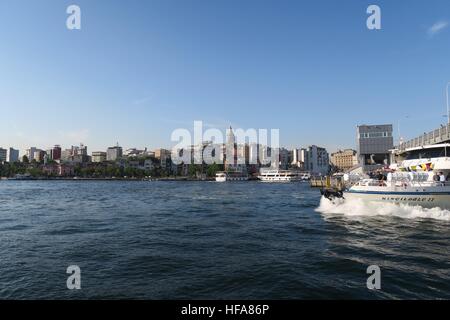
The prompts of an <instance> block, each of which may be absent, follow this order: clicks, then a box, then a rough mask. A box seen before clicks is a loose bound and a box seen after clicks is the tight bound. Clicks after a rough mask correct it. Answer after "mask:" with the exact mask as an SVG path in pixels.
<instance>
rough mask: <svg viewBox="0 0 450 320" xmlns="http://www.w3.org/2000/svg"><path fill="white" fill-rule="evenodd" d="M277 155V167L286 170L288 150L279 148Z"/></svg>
mask: <svg viewBox="0 0 450 320" xmlns="http://www.w3.org/2000/svg"><path fill="white" fill-rule="evenodd" d="M278 157H279V159H280V162H279V168H280V169H283V170H286V169H287V168H288V167H289V158H290V156H289V150H287V149H285V148H280V149H279V153H278Z"/></svg>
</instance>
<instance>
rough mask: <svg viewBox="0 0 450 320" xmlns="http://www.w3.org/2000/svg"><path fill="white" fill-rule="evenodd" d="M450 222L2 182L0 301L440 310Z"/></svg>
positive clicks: (141, 188)
mask: <svg viewBox="0 0 450 320" xmlns="http://www.w3.org/2000/svg"><path fill="white" fill-rule="evenodd" d="M319 206H320V208H319V209H318V207H319ZM336 212H337V213H336ZM339 212H341V213H339ZM396 213H397V214H396ZM361 214H365V216H361ZM448 217H450V212H446V211H440V210H438V211H436V210H435V211H426V210H419V209H415V208H405V207H402V208H399V207H393V208H391V207H380V206H377V207H374V208H363V207H361V206H360V205H356V204H355V205H354V206H350V207H347V208H346V207H342V205H336V206H334V207H333V206H331V205H330V204H328V203H326V202H323V203H321V199H320V196H319V192H318V190H312V189H310V188H309V187H308V185H307V184H302V183H291V184H264V183H258V182H242V183H215V182H126V181H123V182H120V181H116V182H108V181H1V182H0V298H1V299H13V298H15V299H69V298H70V299H74V298H75V299H86V298H89V299H90V298H101V299H106V298H113V299H118V298H130V299H312V298H316V299H317V298H318V299H328V298H346V299H347V298H351V299H383V298H389V299H392V298H413V299H417V298H447V299H448V298H450V271H449V270H450V269H449V267H450V262H449V261H450V252H449V244H450V233H449V228H450V222H449V221H448V220H449V219H448ZM73 264H75V265H78V266H80V268H81V287H82V289H81V290H68V289H67V288H66V280H67V276H68V275H67V274H66V268H67V267H68V266H69V265H73ZM369 265H379V266H380V268H381V272H382V278H381V286H382V288H381V290H380V291H373V290H368V289H367V287H366V280H367V277H368V275H367V274H366V269H367V267H368V266H369Z"/></svg>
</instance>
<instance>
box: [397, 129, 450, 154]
mask: <svg viewBox="0 0 450 320" xmlns="http://www.w3.org/2000/svg"><path fill="white" fill-rule="evenodd" d="M449 141H450V124H447V125H441V127H440V128H438V129H435V130H433V131H430V132H428V133H424V134H423V135H421V136H419V137H417V138H414V139H411V140H408V141H405V142H402V143H400V145H399V146H398V147H396V149H397V150H398V152H399V153H401V152H403V151H405V150H406V149H409V148H416V147H421V146H423V145H427V144H438V143H445V142H449Z"/></svg>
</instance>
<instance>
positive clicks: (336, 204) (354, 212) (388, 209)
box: [316, 197, 450, 221]
mask: <svg viewBox="0 0 450 320" xmlns="http://www.w3.org/2000/svg"><path fill="white" fill-rule="evenodd" d="M316 211H318V212H320V213H322V214H343V215H346V216H355V217H356V216H396V217H401V218H407V219H416V218H430V219H437V220H446V221H450V210H444V209H440V208H422V207H420V206H409V205H404V204H400V205H397V204H393V203H380V202H364V201H362V200H361V199H352V200H343V199H336V200H335V201H333V202H331V201H330V200H328V199H326V198H325V197H322V198H321V199H320V205H319V207H318V208H317V209H316Z"/></svg>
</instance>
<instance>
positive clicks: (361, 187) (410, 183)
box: [322, 143, 450, 209]
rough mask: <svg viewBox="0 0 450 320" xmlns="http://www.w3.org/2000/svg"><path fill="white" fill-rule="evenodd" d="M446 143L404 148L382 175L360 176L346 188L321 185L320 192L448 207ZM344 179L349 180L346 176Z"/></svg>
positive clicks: (449, 164) (449, 185) (449, 160)
mask: <svg viewBox="0 0 450 320" xmlns="http://www.w3.org/2000/svg"><path fill="white" fill-rule="evenodd" d="M448 147H450V144H448V143H446V144H436V145H427V146H421V147H415V148H409V149H405V150H404V151H402V152H401V153H400V154H399V155H398V156H400V162H399V163H398V164H394V165H392V166H391V169H394V170H395V172H391V173H388V174H387V177H386V179H381V180H380V179H366V178H362V179H359V180H358V181H357V182H356V183H354V184H353V185H352V186H351V187H349V188H347V189H344V190H342V191H341V190H329V189H325V190H322V194H323V195H324V196H325V197H326V198H328V199H330V200H332V201H333V200H334V199H335V198H342V199H344V201H350V200H353V199H360V200H362V201H366V202H389V203H396V204H407V205H411V206H416V205H418V206H421V207H424V208H433V207H439V208H442V209H450V182H448V181H446V180H447V179H446V178H447V176H448V175H449V173H450V157H447V148H448ZM449 151H450V149H449ZM344 180H347V181H349V176H348V175H346V177H344Z"/></svg>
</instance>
